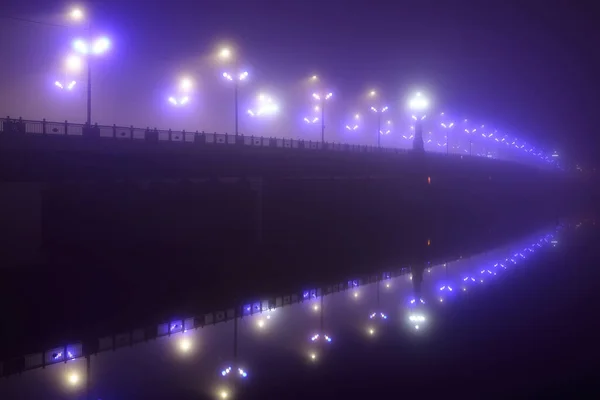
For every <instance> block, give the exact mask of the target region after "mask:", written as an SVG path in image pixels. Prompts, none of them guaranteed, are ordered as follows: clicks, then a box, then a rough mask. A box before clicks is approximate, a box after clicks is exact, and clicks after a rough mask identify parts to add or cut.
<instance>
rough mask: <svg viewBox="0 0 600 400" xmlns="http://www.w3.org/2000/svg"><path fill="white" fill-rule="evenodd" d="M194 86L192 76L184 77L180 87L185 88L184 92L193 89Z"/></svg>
mask: <svg viewBox="0 0 600 400" xmlns="http://www.w3.org/2000/svg"><path fill="white" fill-rule="evenodd" d="M192 86H193V83H192V80H191V79H190V78H182V79H181V82H180V83H179V88H180V89H181V90H183V91H184V92H187V91H189V90H191V89H192Z"/></svg>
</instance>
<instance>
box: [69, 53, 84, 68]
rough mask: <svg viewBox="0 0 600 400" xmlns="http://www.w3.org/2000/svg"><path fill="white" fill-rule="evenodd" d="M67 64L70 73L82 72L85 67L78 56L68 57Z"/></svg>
mask: <svg viewBox="0 0 600 400" xmlns="http://www.w3.org/2000/svg"><path fill="white" fill-rule="evenodd" d="M65 63H66V65H67V69H68V70H69V71H73V72H77V71H80V70H81V67H82V66H83V61H82V60H81V57H79V56H76V55H71V56H69V57H67V60H66V62H65Z"/></svg>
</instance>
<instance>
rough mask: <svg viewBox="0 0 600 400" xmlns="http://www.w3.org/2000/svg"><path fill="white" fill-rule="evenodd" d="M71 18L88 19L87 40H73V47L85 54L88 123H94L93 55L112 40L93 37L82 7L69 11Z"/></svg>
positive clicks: (82, 20)
mask: <svg viewBox="0 0 600 400" xmlns="http://www.w3.org/2000/svg"><path fill="white" fill-rule="evenodd" d="M69 18H70V19H71V20H72V21H75V22H84V21H86V19H87V27H86V30H87V40H84V39H77V40H75V41H74V42H73V48H74V49H75V50H76V51H77V52H79V53H81V54H83V55H85V58H86V62H87V118H86V124H87V125H88V126H91V124H92V61H91V56H92V55H100V54H103V53H105V52H106V51H108V49H109V48H110V40H109V39H108V38H106V37H98V38H92V34H91V20H90V19H89V17H88V18H86V16H85V13H84V11H83V10H82V9H80V8H74V9H72V10H71V11H70V13H69Z"/></svg>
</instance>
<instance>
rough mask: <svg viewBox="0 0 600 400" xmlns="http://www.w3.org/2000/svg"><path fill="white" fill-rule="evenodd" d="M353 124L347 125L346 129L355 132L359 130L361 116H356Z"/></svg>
mask: <svg viewBox="0 0 600 400" xmlns="http://www.w3.org/2000/svg"><path fill="white" fill-rule="evenodd" d="M353 120H354V121H353V122H351V123H349V124H348V125H346V129H347V130H349V131H355V130H357V129H358V128H359V126H358V122H359V121H360V114H354V118H353Z"/></svg>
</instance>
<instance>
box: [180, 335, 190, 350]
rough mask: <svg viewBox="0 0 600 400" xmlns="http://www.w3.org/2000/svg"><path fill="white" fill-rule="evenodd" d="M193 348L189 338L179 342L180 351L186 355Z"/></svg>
mask: <svg viewBox="0 0 600 400" xmlns="http://www.w3.org/2000/svg"><path fill="white" fill-rule="evenodd" d="M191 348H192V341H191V340H190V339H188V338H184V339H181V340H180V341H179V350H181V351H182V352H184V353H186V352H188V351H189V350H190V349H191Z"/></svg>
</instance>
